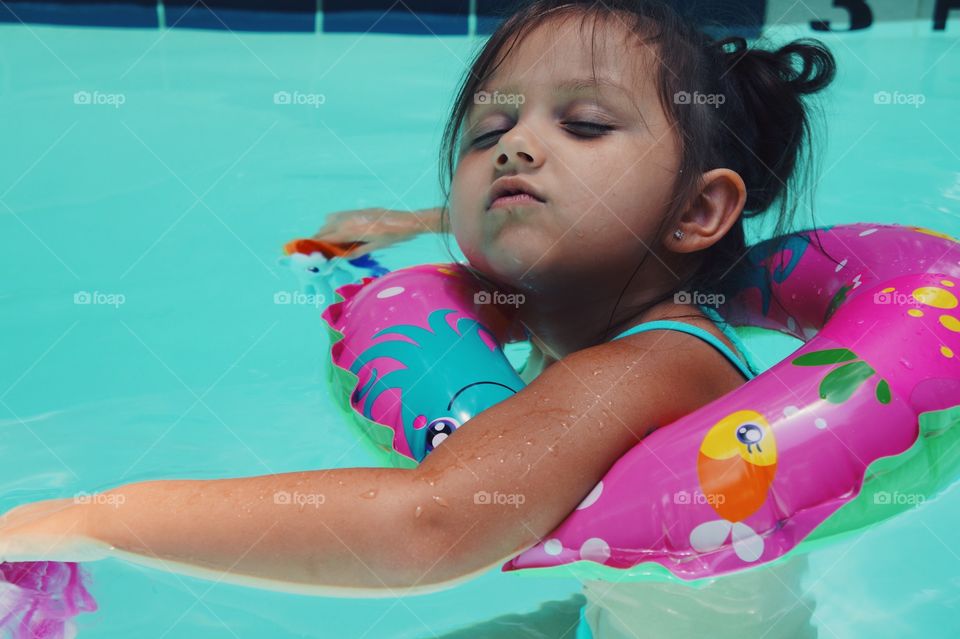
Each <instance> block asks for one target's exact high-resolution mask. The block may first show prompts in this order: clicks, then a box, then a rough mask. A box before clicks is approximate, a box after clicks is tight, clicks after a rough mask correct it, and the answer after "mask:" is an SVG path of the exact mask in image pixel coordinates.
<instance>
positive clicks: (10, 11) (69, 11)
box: [0, 0, 159, 29]
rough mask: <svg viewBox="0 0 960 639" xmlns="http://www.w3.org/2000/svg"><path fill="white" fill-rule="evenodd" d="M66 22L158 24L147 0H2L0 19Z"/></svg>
mask: <svg viewBox="0 0 960 639" xmlns="http://www.w3.org/2000/svg"><path fill="white" fill-rule="evenodd" d="M21 21H22V22H27V23H36V24H69V25H78V26H84V27H148V28H149V27H152V28H154V29H156V28H157V26H158V25H159V22H158V19H157V3H156V1H155V0H154V1H151V0H100V1H98V2H95V3H94V2H75V1H74V2H71V1H70V0H66V1H63V2H25V1H24V0H4V4H0V22H17V23H18V22H21Z"/></svg>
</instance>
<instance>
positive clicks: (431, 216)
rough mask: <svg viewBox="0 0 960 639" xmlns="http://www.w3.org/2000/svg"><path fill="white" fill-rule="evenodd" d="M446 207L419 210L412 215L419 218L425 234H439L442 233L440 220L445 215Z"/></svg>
mask: <svg viewBox="0 0 960 639" xmlns="http://www.w3.org/2000/svg"><path fill="white" fill-rule="evenodd" d="M443 211H444V207H442V206H439V207H434V208H429V209H419V210H417V211H412V213H413V214H414V215H415V216H417V220H418V222H419V225H420V227H421V228H422V229H423V230H422V232H423V233H439V232H440V218H441V216H442V214H443Z"/></svg>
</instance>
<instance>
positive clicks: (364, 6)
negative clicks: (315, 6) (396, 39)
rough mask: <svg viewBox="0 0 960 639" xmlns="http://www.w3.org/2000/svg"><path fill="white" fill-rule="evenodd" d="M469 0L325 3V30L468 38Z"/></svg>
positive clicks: (326, 0)
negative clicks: (462, 36)
mask: <svg viewBox="0 0 960 639" xmlns="http://www.w3.org/2000/svg"><path fill="white" fill-rule="evenodd" d="M469 8H470V3H469V0H403V2H400V1H399V0H379V1H377V0H324V2H323V30H324V31H326V32H330V33H336V32H361V33H364V32H368V31H369V32H371V33H404V34H413V35H429V34H436V35H466V33H467V13H468V11H469Z"/></svg>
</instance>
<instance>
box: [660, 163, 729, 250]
mask: <svg viewBox="0 0 960 639" xmlns="http://www.w3.org/2000/svg"><path fill="white" fill-rule="evenodd" d="M702 184H703V188H702V189H701V190H700V193H699V194H698V195H697V196H696V197H695V198H694V199H693V202H692V203H691V204H690V207H689V208H688V209H687V210H686V211H684V213H683V215H682V216H681V217H680V220H679V221H678V222H677V224H675V225H674V226H673V228H670V229H668V230H667V236H666V238H664V240H663V242H664V244H665V245H666V246H667V248H669V249H670V250H672V251H675V252H677V253H692V252H694V251H702V250H703V249H705V248H707V247H709V246H711V245H713V244H715V243H716V242H719V241H720V238H722V237H723V236H724V235H726V233H727V231H728V230H729V229H730V227H731V226H733V225H734V223H736V221H737V220H738V219H739V217H740V213H741V212H742V211H743V205H744V204H745V203H746V201H747V188H746V186H745V185H744V183H743V178H741V177H740V174H739V173H737V172H736V171H732V170H730V169H713V170H711V171H707V172H706V173H704V174H703V177H702ZM678 228H679V229H680V230H681V231H683V238H682V239H679V240H678V239H677V238H676V237H674V235H673V233H674V231H675V230H676V229H678Z"/></svg>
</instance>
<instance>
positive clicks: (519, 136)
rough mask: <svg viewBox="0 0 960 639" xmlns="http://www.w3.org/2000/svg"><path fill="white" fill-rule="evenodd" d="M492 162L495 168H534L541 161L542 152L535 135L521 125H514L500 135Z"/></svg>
mask: <svg viewBox="0 0 960 639" xmlns="http://www.w3.org/2000/svg"><path fill="white" fill-rule="evenodd" d="M494 157H495V159H494V163H495V164H496V167H495V168H497V169H499V170H501V171H502V170H505V169H510V168H521V167H522V168H528V169H529V168H536V167H539V166H540V165H541V164H542V163H543V158H544V153H543V152H542V149H541V147H540V144H539V143H538V140H536V136H535V135H534V134H533V133H532V132H530V131H527V130H525V129H523V128H522V127H521V126H519V125H518V126H515V127H513V128H512V129H511V130H510V131H508V132H507V133H505V134H504V135H502V136H500V140H499V142H498V143H497V153H496V154H495V156H494Z"/></svg>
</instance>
